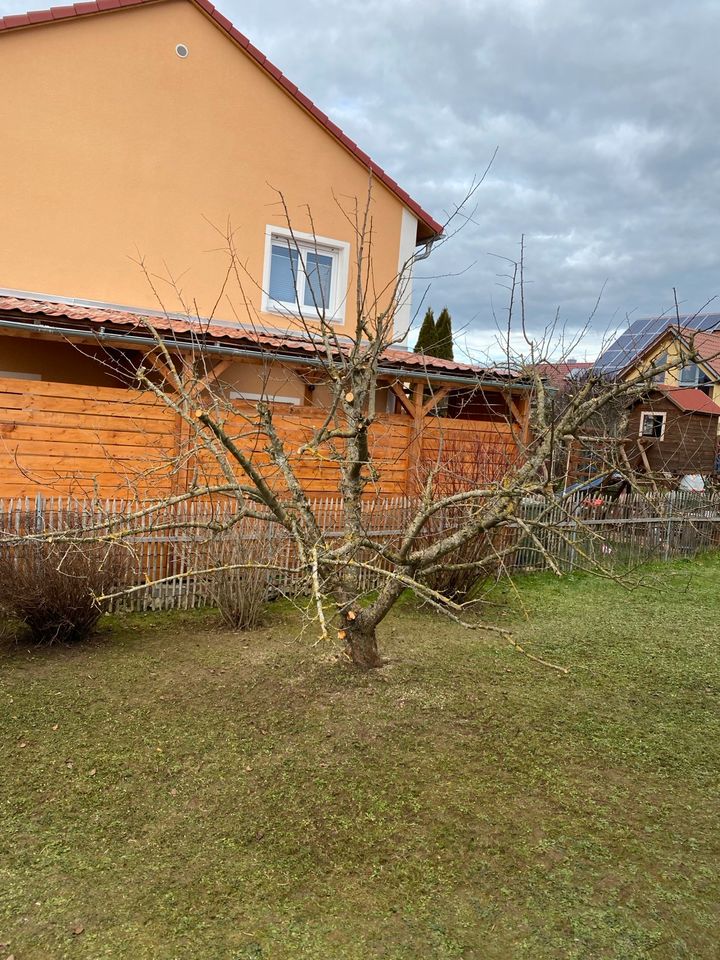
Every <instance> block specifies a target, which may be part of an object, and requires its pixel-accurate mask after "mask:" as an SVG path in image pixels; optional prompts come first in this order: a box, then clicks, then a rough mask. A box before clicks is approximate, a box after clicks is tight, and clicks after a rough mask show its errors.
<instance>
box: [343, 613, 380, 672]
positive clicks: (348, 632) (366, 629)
mask: <svg viewBox="0 0 720 960" xmlns="http://www.w3.org/2000/svg"><path fill="white" fill-rule="evenodd" d="M345 653H346V654H347V656H348V659H350V660H352V662H353V664H354V665H355V666H356V667H359V668H360V670H374V669H376V668H377V667H382V666H383V664H384V663H385V661H384V659H383V658H382V657H381V656H380V652H379V651H378V645H377V634H376V632H375V626H374V625H369V624H366V623H362V622H361V623H358V622H357V621H355V622H353V623H348V624H347V626H346V628H345Z"/></svg>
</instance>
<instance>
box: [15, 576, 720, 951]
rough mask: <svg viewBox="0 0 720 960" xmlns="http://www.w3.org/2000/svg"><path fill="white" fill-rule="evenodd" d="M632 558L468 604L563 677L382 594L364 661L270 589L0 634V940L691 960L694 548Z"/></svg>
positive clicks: (707, 902)
mask: <svg viewBox="0 0 720 960" xmlns="http://www.w3.org/2000/svg"><path fill="white" fill-rule="evenodd" d="M650 574H651V579H652V587H651V589H643V590H637V591H634V592H631V593H628V592H626V591H624V590H623V589H622V588H621V587H620V586H618V585H615V584H612V583H608V582H602V581H597V580H592V579H588V578H585V577H582V576H575V577H570V578H569V579H567V580H564V581H562V582H558V581H556V580H554V579H552V578H551V577H549V576H544V575H540V576H534V577H527V578H524V579H522V580H520V581H519V582H518V585H517V593H515V592H513V590H512V589H510V588H509V587H504V588H503V589H502V590H497V591H496V592H495V593H494V594H493V595H492V598H493V599H494V600H496V601H497V603H498V606H497V607H495V608H493V611H492V615H493V616H494V617H495V618H496V619H497V620H498V622H501V623H503V624H505V625H508V624H512V625H513V627H514V628H515V630H516V633H517V638H518V640H519V641H520V642H522V643H524V644H526V645H527V648H528V649H529V650H531V651H532V652H534V653H536V654H537V655H538V656H542V657H543V658H546V659H549V660H553V661H556V662H560V663H563V664H566V665H568V666H569V667H570V668H571V673H570V674H569V675H568V676H562V675H559V674H557V673H554V672H551V671H548V670H545V669H543V668H542V667H539V666H537V665H535V664H533V663H531V662H529V661H527V660H525V659H523V658H522V657H521V656H520V655H519V654H517V653H515V652H513V651H512V650H510V649H508V648H507V646H505V645H503V643H502V641H498V640H496V639H494V638H492V637H490V636H488V635H473V634H469V633H466V632H463V631H462V630H461V629H459V628H457V627H455V626H454V625H451V624H448V623H446V622H444V621H441V620H438V619H437V618H436V617H435V616H434V615H431V614H428V613H423V612H419V611H417V610H415V609H413V608H412V607H411V606H409V605H407V606H405V607H404V608H403V609H401V610H400V611H399V612H398V613H397V614H395V615H394V616H393V617H392V618H391V619H390V620H389V621H388V623H387V624H386V625H384V626H383V629H382V633H383V644H384V647H385V650H386V651H387V652H388V653H389V654H390V655H391V657H392V658H393V659H392V662H391V663H390V665H389V666H388V667H386V668H385V669H384V670H383V671H380V672H376V673H374V674H372V675H368V676H360V675H357V674H353V673H351V672H349V671H347V670H346V669H345V668H341V667H339V666H338V665H337V664H336V663H335V662H334V661H333V660H332V657H331V651H330V650H327V649H324V648H323V647H322V646H315V647H313V645H312V638H307V637H306V638H298V636H297V622H296V620H295V619H294V616H293V615H292V613H291V612H290V611H289V610H287V609H283V608H275V609H274V611H273V612H272V614H271V621H270V623H269V625H268V627H266V628H264V629H261V630H258V631H255V632H253V633H250V634H245V635H234V634H230V633H227V632H224V631H222V630H220V629H219V628H218V627H217V625H216V622H215V621H214V620H213V618H212V615H210V614H204V615H200V616H198V615H177V616H176V615H173V616H169V615H163V616H160V615H149V616H147V617H129V618H125V619H120V618H119V619H116V620H110V619H109V618H108V620H107V621H106V623H105V624H104V625H103V632H102V636H101V637H100V638H99V640H98V642H96V643H94V644H92V645H91V646H89V647H85V648H76V649H53V650H49V651H38V650H27V649H16V648H10V647H6V648H5V650H4V652H3V654H2V657H1V658H0V707H1V709H2V713H1V717H2V720H1V721H0V723H1V732H2V744H3V754H4V756H3V761H2V786H1V787H0V792H1V794H2V796H1V800H0V816H1V818H2V821H1V823H0V943H3V944H6V946H4V947H3V948H2V949H0V958H3V960H4V958H5V957H6V956H7V955H9V954H13V955H14V956H15V958H16V960H62V958H78V960H99V958H113V960H124V958H132V960H146V958H147V960H151V958H152V960H171V958H177V960H181V958H182V960H186V958H195V957H202V958H209V960H216V958H217V960H250V958H253V960H257V958H271V960H290V958H292V960H295V958H313V960H345V958H350V960H369V958H388V960H424V958H448V960H450V958H453V960H456V958H458V960H459V958H463V960H471V958H478V960H494V958H497V960H508V958H510V960H514V958H528V960H546V958H552V960H556V958H583V960H585V958H586V960H596V958H616V960H640V958H648V960H667V958H687V960H700V958H708V960H711V958H712V960H714V958H717V957H718V955H719V951H720V947H719V946H718V943H719V942H720V939H719V936H720V935H719V931H720V881H719V880H718V874H719V869H718V868H719V867H720V841H719V839H718V837H719V834H720V829H719V827H718V818H719V815H720V799H719V798H718V782H719V777H718V774H719V771H720V763H719V757H718V755H719V753H720V709H719V707H720V704H719V703H718V699H719V698H718V693H719V691H720V668H719V664H720V656H719V655H718V642H719V641H718V637H719V635H720V631H719V629H718V625H719V624H720V559H718V558H705V559H702V560H700V561H696V562H693V563H682V562H679V563H674V564H670V565H667V566H659V565H658V566H656V567H653V568H651V569H650ZM55 725H57V729H56V730H55V729H54V727H55ZM80 926H81V927H82V932H81V933H73V929H74V928H75V929H80Z"/></svg>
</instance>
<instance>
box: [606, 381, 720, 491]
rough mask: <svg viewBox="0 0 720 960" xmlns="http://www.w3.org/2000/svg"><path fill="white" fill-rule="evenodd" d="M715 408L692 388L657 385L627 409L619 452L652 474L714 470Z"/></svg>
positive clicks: (718, 412)
mask: <svg viewBox="0 0 720 960" xmlns="http://www.w3.org/2000/svg"><path fill="white" fill-rule="evenodd" d="M719 425H720V406H718V404H716V403H715V402H714V401H713V400H712V399H711V398H710V397H709V396H708V395H707V394H706V393H704V392H703V391H702V390H699V389H698V388H697V387H682V386H675V385H673V386H666V385H663V384H658V385H657V388H656V389H653V390H651V391H650V392H649V393H648V394H647V396H645V397H643V398H642V400H639V401H637V402H636V403H634V404H633V405H632V407H631V410H630V413H629V417H628V430H627V441H626V444H625V454H626V456H627V457H628V459H629V460H630V461H631V463H633V465H634V466H635V467H636V469H638V470H639V471H640V472H644V473H647V474H650V475H653V476H655V477H659V476H663V475H665V476H668V475H669V476H671V477H679V476H684V475H689V474H700V475H702V476H709V475H711V474H714V473H715V464H716V456H717V435H718V426H719Z"/></svg>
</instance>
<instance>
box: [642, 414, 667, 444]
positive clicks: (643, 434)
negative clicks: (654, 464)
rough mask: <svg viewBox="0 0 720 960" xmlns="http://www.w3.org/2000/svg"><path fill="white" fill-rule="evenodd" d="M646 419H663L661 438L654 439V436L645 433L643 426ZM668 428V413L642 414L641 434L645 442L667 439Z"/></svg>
mask: <svg viewBox="0 0 720 960" xmlns="http://www.w3.org/2000/svg"><path fill="white" fill-rule="evenodd" d="M646 417H662V427H661V429H660V436H659V437H654V436H653V435H652V434H649V433H643V426H644V424H645V418H646ZM666 426H667V413H665V411H664V410H643V411H642V413H641V414H640V434H639V436H640V437H642V438H643V439H644V440H664V439H665V427H666Z"/></svg>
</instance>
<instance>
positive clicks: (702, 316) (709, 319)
mask: <svg viewBox="0 0 720 960" xmlns="http://www.w3.org/2000/svg"><path fill="white" fill-rule="evenodd" d="M673 328H674V329H675V331H678V330H683V329H684V330H692V331H693V332H695V331H697V332H710V331H718V330H720V313H694V314H687V315H685V316H680V317H677V316H668V315H665V316H661V317H643V318H642V319H640V320H635V321H634V322H633V323H631V324H630V326H629V327H628V328H627V330H625V331H624V332H623V333H621V334H620V336H619V337H617V339H616V340H614V341H613V342H612V343H611V344H610V346H609V347H608V348H607V350H605V351H604V353H603V354H602V355H601V356H600V357H599V358H598V360H597V362H596V364H595V366H596V367H597V369H598V370H602V371H604V372H606V373H609V374H612V373H620V372H621V371H622V370H625V369H626V368H627V367H628V366H630V365H631V364H632V363H633V361H634V360H635V359H636V358H637V357H639V356H640V355H641V354H642V353H644V352H645V350H646V349H647V348H648V347H649V346H650V344H651V343H653V342H654V341H655V340H657V339H658V338H659V337H661V336H662V335H664V334H665V333H667V332H668V331H669V330H671V329H673Z"/></svg>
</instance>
